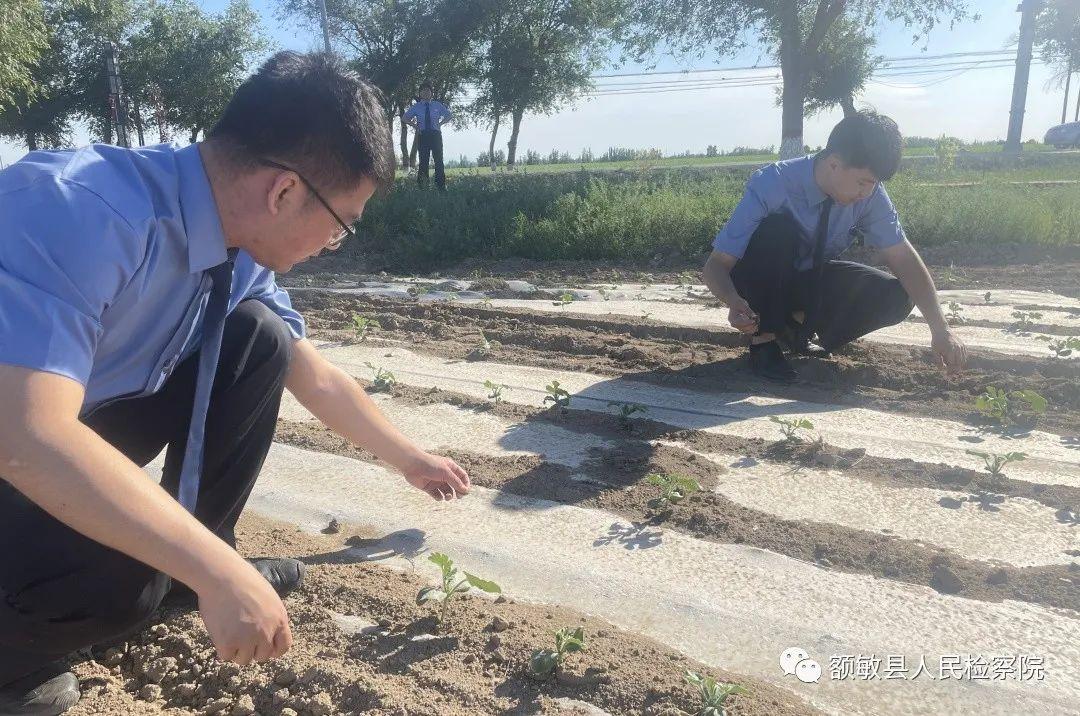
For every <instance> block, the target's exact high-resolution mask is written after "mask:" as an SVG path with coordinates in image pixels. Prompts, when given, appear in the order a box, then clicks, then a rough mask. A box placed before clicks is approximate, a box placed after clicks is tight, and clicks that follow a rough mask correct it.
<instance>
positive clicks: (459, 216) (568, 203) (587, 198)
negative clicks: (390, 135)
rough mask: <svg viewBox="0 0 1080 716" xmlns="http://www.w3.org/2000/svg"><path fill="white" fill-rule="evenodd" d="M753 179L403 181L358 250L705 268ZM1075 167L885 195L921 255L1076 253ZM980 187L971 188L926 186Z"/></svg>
mask: <svg viewBox="0 0 1080 716" xmlns="http://www.w3.org/2000/svg"><path fill="white" fill-rule="evenodd" d="M751 171H752V169H750V168H743V169H741V170H735V169H733V170H730V171H715V170H713V169H710V168H708V167H702V166H697V167H679V168H673V169H665V170H655V171H593V170H592V168H591V167H590V170H588V171H582V170H581V169H580V168H579V169H578V170H577V171H566V172H540V173H536V172H531V171H530V172H529V173H527V174H526V173H524V172H516V173H500V174H496V175H494V176H493V175H491V174H490V172H483V173H480V174H478V175H460V176H457V177H454V178H453V179H452V180H451V183H450V190H449V191H447V192H445V193H440V192H435V191H421V190H418V189H417V188H416V187H415V184H414V182H412V181H410V180H406V179H402V180H399V181H398V183H397V186H396V188H395V190H394V191H393V192H392V193H390V194H389V195H388V196H385V197H380V198H377V199H375V200H373V201H372V202H371V203H370V205H369V207H368V209H367V211H365V213H364V220H363V222H362V223H361V225H360V233H361V236H362V237H363V240H362V241H361V242H360V243H359V244H357V245H355V246H354V247H353V248H352V249H346V250H352V251H356V252H358V253H359V254H363V255H367V254H370V253H372V252H377V253H380V254H383V256H384V257H385V258H386V259H387V260H388V262H389V264H390V265H391V266H392V267H393V268H396V269H403V270H404V269H409V270H422V269H426V270H434V269H438V268H440V267H444V266H446V265H447V264H453V263H456V262H458V261H460V260H462V259H465V258H471V257H477V258H494V259H498V258H507V257H522V258H532V259H545V260H551V259H570V260H619V261H629V262H647V261H649V260H651V259H652V258H653V257H654V256H656V255H657V254H663V255H666V256H677V257H678V256H681V257H685V258H687V259H690V260H695V261H696V260H698V259H700V258H702V257H703V256H704V255H705V254H706V253H707V252H708V250H709V246H710V242H711V239H712V237H713V236H714V235H715V234H716V232H717V231H718V230H719V228H720V227H721V226H722V225H723V223H724V221H725V220H726V219H727V217H728V216H729V215H730V214H731V211H732V209H733V208H734V207H735V205H736V203H737V202H738V200H739V198H740V197H741V195H742V192H743V188H744V185H745V181H746V178H747V176H748V175H749V174H750V172H751ZM1078 176H1080V162H1076V161H1074V162H1073V163H1072V164H1071V165H1070V164H1067V163H1057V164H1055V165H1054V166H1045V167H1041V166H1040V167H1034V166H1028V167H1022V168H1016V169H1009V170H1000V171H986V170H980V171H976V170H964V171H955V172H950V173H943V172H940V171H937V170H935V169H934V168H933V167H922V168H913V169H910V170H907V171H905V172H902V173H901V174H900V175H898V176H897V177H896V178H895V179H894V180H893V181H892V182H890V183H889V185H888V189H889V193H890V195H891V196H892V197H893V200H894V201H895V202H896V205H897V208H898V209H899V211H900V216H901V221H902V222H903V224H904V226H905V228H906V230H907V232H908V236H909V237H910V238H911V240H912V241H913V242H914V243H915V244H917V245H922V246H930V245H935V244H942V243H946V242H950V241H958V242H961V243H986V244H1001V243H1012V242H1017V243H1035V244H1044V245H1064V244H1078V243H1080V184H1074V185H1065V186H1052V187H1030V186H1015V185H1011V184H1009V183H1008V182H1010V181H1027V180H1031V179H1050V180H1053V179H1073V178H1076V177H1078ZM957 181H976V182H979V185H978V186H975V187H934V186H926V184H928V183H944V182H957Z"/></svg>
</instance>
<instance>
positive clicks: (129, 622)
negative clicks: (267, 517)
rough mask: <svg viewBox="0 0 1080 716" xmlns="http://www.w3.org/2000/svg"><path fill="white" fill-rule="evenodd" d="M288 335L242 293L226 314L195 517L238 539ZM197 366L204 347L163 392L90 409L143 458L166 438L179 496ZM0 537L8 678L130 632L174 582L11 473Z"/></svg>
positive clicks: (270, 422)
mask: <svg viewBox="0 0 1080 716" xmlns="http://www.w3.org/2000/svg"><path fill="white" fill-rule="evenodd" d="M292 341H293V339H292V334H291V333H290V332H289V329H288V327H287V326H286V325H285V322H284V321H282V320H281V318H280V317H279V316H277V315H276V314H275V313H273V311H271V310H270V309H269V308H267V307H266V306H265V305H264V304H262V303H260V302H258V301H255V300H247V301H243V302H241V303H240V305H239V306H238V307H237V308H236V310H234V311H233V312H232V313H231V314H230V315H229V317H228V319H227V320H226V322H225V335H224V340H223V343H222V348H221V357H220V359H219V363H218V370H217V374H216V377H215V381H214V389H213V392H212V394H211V399H210V408H209V412H208V414H207V419H206V442H205V448H204V449H205V458H204V468H203V475H202V481H201V483H200V486H199V500H198V506H197V508H196V517H197V518H198V519H199V521H200V522H202V523H203V524H205V525H206V526H207V527H209V528H210V529H211V530H212V531H214V532H215V533H216V534H218V535H219V536H220V537H221V538H222V539H224V540H225V541H226V542H228V543H229V544H231V545H235V538H234V536H233V528H234V526H235V525H236V521H237V519H238V518H239V517H240V512H241V511H242V510H243V508H244V504H245V502H246V501H247V498H248V495H249V494H250V493H251V488H252V487H253V486H254V484H255V479H256V477H258V475H259V471H260V469H261V468H262V465H263V461H264V460H265V458H266V454H267V451H268V450H269V449H270V443H271V441H272V440H273V436H274V426H275V424H276V422H277V414H278V407H279V405H280V403H281V394H282V391H283V389H284V385H285V373H286V371H287V369H288V365H289V359H290V357H291V351H292ZM197 371H198V353H196V354H195V355H194V356H192V357H191V358H189V359H188V360H186V361H184V362H183V363H181V364H180V366H179V367H178V368H177V369H176V372H175V373H174V374H173V375H172V376H171V377H170V378H169V380H168V382H167V383H166V384H165V386H164V387H163V388H162V390H160V391H159V392H158V393H156V394H154V395H151V396H147V397H143V398H133V399H129V400H122V401H120V402H117V403H113V404H111V405H107V406H104V407H102V408H100V409H98V410H96V411H95V412H93V413H92V414H91V415H89V416H87V417H85V418H84V419H83V422H84V423H86V424H87V425H88V426H89V427H91V428H93V430H94V431H95V432H97V433H98V434H99V435H100V436H101V437H102V438H104V439H105V440H107V441H108V442H109V443H110V444H112V445H113V446H115V447H116V448H117V449H118V450H120V452H122V453H124V455H126V456H127V457H128V458H130V459H131V460H132V461H133V462H134V463H135V464H137V465H140V466H145V465H146V464H147V463H149V462H150V461H151V460H153V458H154V457H156V456H157V455H158V454H159V453H160V452H161V450H162V448H164V447H165V446H166V445H167V446H168V451H167V453H166V457H165V466H164V472H163V478H162V486H163V487H164V488H165V489H166V490H168V491H169V492H170V493H171V494H172V495H173V496H175V495H176V491H177V484H178V481H179V476H180V467H181V463H182V462H183V459H184V446H185V443H186V442H187V432H188V426H189V424H190V421H191V406H192V402H193V400H194V395H195V377H196V373H197ZM148 479H149V478H148ZM0 545H3V549H4V553H3V556H2V557H0V685H2V684H4V683H7V682H10V681H13V680H15V679H18V678H20V677H22V676H24V675H26V674H29V673H31V672H33V671H36V670H37V669H38V668H40V667H42V666H44V665H45V664H48V663H49V662H51V661H54V660H56V659H58V658H62V657H63V656H65V655H67V654H68V653H70V652H72V651H75V650H77V649H81V648H84V647H87V646H90V645H92V644H96V643H98V642H101V641H106V640H109V639H113V638H116V637H120V636H123V635H125V634H128V633H130V632H132V631H134V630H135V629H136V628H137V627H139V626H140V625H141V624H142V623H143V622H145V621H146V620H147V619H148V618H149V617H150V615H151V614H152V613H153V612H154V611H155V610H156V609H157V607H158V606H159V604H160V603H161V600H162V598H163V597H164V596H165V594H166V592H167V591H168V590H169V588H170V586H171V580H170V578H169V577H168V576H166V575H164V574H162V573H161V572H158V571H156V570H155V569H153V568H151V567H149V566H147V565H145V564H143V563H141V562H138V561H136V560H134V559H132V558H130V557H128V556H126V555H124V554H121V553H120V552H117V551H115V550H113V549H110V548H109V547H106V546H104V545H102V544H100V543H98V542H95V541H93V540H91V539H89V538H87V537H84V536H83V535H81V534H79V533H77V532H75V531H74V530H72V529H71V528H69V527H67V526H65V525H64V524H62V523H61V522H59V521H58V520H56V519H54V518H53V517H51V516H50V515H48V514H47V513H46V512H45V511H44V510H42V509H41V508H39V507H38V506H36V505H35V504H33V503H32V502H30V500H28V499H26V498H25V497H23V496H22V494H21V493H19V492H17V491H16V490H15V488H13V487H12V486H11V485H10V484H9V483H8V482H6V481H4V480H3V479H0Z"/></svg>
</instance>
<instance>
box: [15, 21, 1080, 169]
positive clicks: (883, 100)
mask: <svg viewBox="0 0 1080 716" xmlns="http://www.w3.org/2000/svg"><path fill="white" fill-rule="evenodd" d="M226 1H227V0H200V5H202V6H203V7H204V8H205V9H206V10H208V11H212V12H216V11H218V10H220V9H221V8H223V7H224V6H225V4H226ZM250 1H251V3H252V5H253V7H254V8H255V9H256V11H257V12H258V13H259V14H260V15H261V16H262V17H263V25H264V29H265V30H266V31H267V33H268V34H269V35H270V37H271V38H272V40H273V42H274V43H276V45H277V46H278V47H279V48H287V49H297V50H307V49H313V48H318V47H320V46H321V36H317V35H316V34H315V33H313V32H312V31H310V30H309V29H307V28H303V27H296V26H294V25H293V24H291V23H288V22H282V21H279V20H278V19H277V18H276V17H275V15H276V9H275V5H274V3H273V0H250ZM970 6H971V8H972V9H973V10H974V11H976V12H978V13H980V14H981V15H982V18H981V19H980V20H979V21H978V22H967V23H963V24H960V25H958V26H957V27H955V28H954V29H952V30H949V29H948V28H947V27H941V28H938V29H936V30H934V31H933V33H932V34H931V35H930V38H929V42H928V47H927V53H928V54H943V53H949V52H965V51H979V50H994V49H1001V48H1004V47H1006V46H1007V45H1009V44H1010V42H1012V41H1013V40H1014V38H1015V36H1016V34H1017V32H1018V29H1019V21H1020V14H1019V13H1018V12H1016V3H1015V2H1013V1H1012V0H972V2H971V3H970ZM911 35H912V33H911V32H910V31H908V30H907V29H905V28H904V27H903V26H902V25H899V24H888V23H886V24H883V25H882V26H881V27H879V28H878V52H879V53H880V54H882V55H884V56H886V57H897V56H908V55H917V54H920V52H921V50H922V43H920V44H918V45H913V44H912V42H911ZM759 55H760V53H759V51H758V50H757V49H755V48H750V49H748V50H746V51H744V52H742V53H740V54H738V55H735V56H726V57H716V56H709V55H706V56H704V57H702V58H700V59H688V60H686V61H684V62H682V63H676V62H675V61H673V60H671V59H667V58H665V59H661V60H660V61H659V62H658V63H657V69H661V70H678V69H687V68H703V67H732V66H745V65H752V64H756V63H759V62H760V63H762V64H771V62H770V61H769V58H767V57H760V56H759ZM639 69H641V68H639V67H637V66H632V65H631V66H624V67H621V68H619V69H617V70H607V72H610V71H617V72H631V71H635V70H639ZM1051 74H1052V72H1051V71H1050V70H1049V68H1047V67H1045V66H1041V65H1035V66H1034V67H1033V68H1032V73H1031V85H1030V89H1029V92H1028V108H1027V115H1026V117H1025V122H1024V138H1025V139H1028V138H1039V139H1041V138H1042V135H1043V134H1044V133H1045V131H1046V129H1047V128H1048V127H1050V126H1053V125H1054V124H1057V123H1058V121H1059V120H1060V114H1061V100H1062V90H1060V89H1058V88H1056V87H1047V83H1048V81H1049V79H1050V77H1051ZM926 79H933V78H932V77H931V78H912V79H910V80H898V81H892V80H890V81H889V84H888V85H886V84H880V83H874V84H871V85H870V87H869V88H868V90H867V92H866V93H865V94H864V95H863V96H862V97H861V98H860V100H859V102H860V103H865V104H869V105H871V106H873V107H874V108H875V109H877V110H878V111H879V112H884V113H886V114H889V115H891V116H892V117H893V118H894V119H896V120H897V122H899V124H900V128H901V130H902V131H903V132H904V133H905V134H909V135H915V134H918V135H925V136H939V135H941V134H943V133H947V134H951V135H955V136H959V137H962V138H964V139H999V138H1003V137H1004V136H1005V132H1006V128H1007V126H1008V111H1009V103H1010V99H1011V93H1012V79H1013V71H1012V68H1001V69H987V70H975V71H971V72H967V73H964V74H961V75H959V76H957V77H955V78H953V79H949V80H947V81H944V82H940V83H938V84H935V85H932V86H928V87H920V86H917V85H918V84H919V81H920V80H922V81H926ZM1075 86H1076V83H1074V99H1073V102H1075ZM1072 112H1073V105H1072V103H1070V109H1069V115H1070V119H1071V116H1072ZM839 117H840V114H839V112H838V111H836V112H831V113H826V114H822V115H819V116H815V117H813V118H810V119H809V120H808V121H807V123H806V135H805V139H806V142H807V143H808V144H811V145H817V144H823V143H824V140H825V138H826V137H827V135H828V131H829V129H830V128H831V127H832V125H833V124H834V123H835V122H836V121H837V120H838V119H839ZM779 135H780V110H779V108H778V107H776V106H775V102H774V91H773V89H772V88H771V87H743V88H728V89H703V90H688V91H683V92H672V93H666V94H655V95H627V96H604V97H596V98H592V99H587V100H581V101H579V102H577V103H576V104H575V105H574V106H572V107H569V108H566V109H564V110H563V111H560V112H559V113H557V114H554V115H551V116H528V115H527V116H526V118H525V121H524V122H523V124H522V130H521V138H520V140H519V147H520V148H521V151H524V150H525V149H536V150H538V151H540V152H541V153H543V154H547V153H548V152H549V151H550V150H551V149H559V150H560V151H568V152H571V153H573V154H577V153H578V152H580V151H581V149H583V148H585V147H591V148H592V149H593V150H594V151H595V152H596V153H598V154H599V153H602V152H603V151H604V150H606V149H607V148H608V147H609V146H620V147H657V148H659V149H661V150H662V151H664V152H665V153H676V152H681V151H684V150H688V149H689V150H693V151H699V152H700V151H704V149H705V147H706V145H709V144H715V145H717V146H718V147H720V148H721V149H730V148H732V147H736V146H767V145H779V142H780V137H779ZM488 137H489V135H488V132H486V131H484V130H482V129H466V130H454V129H450V128H448V129H447V130H446V135H445V146H446V155H447V157H448V158H449V157H457V156H458V155H459V154H464V155H466V156H469V157H473V158H475V156H476V155H477V154H478V153H479V152H481V151H483V150H485V149H487V143H488ZM77 139H78V140H80V141H87V140H86V138H85V137H77ZM507 139H508V132H503V133H501V134H500V137H499V144H500V145H501V146H503V147H505V143H506V140H507ZM23 151H24V150H23V149H22V148H21V147H15V146H12V145H3V144H0V159H2V160H3V161H4V162H5V163H8V162H11V161H13V160H15V159H17V158H18V157H19V156H21V155H22V153H23Z"/></svg>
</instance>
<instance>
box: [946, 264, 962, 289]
mask: <svg viewBox="0 0 1080 716" xmlns="http://www.w3.org/2000/svg"><path fill="white" fill-rule="evenodd" d="M960 278H961V277H960V274H959V273H957V271H956V266H954V265H953V264H949V268H947V269H945V270H944V271H942V272H941V282H942V283H945V284H951V283H956V282H958V281H959V280H960Z"/></svg>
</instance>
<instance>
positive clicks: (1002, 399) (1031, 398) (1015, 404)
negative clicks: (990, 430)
mask: <svg viewBox="0 0 1080 716" xmlns="http://www.w3.org/2000/svg"><path fill="white" fill-rule="evenodd" d="M1047 405H1048V403H1047V400H1046V398H1044V397H1042V396H1041V395H1039V394H1038V393H1036V392H1035V391H1034V390H1013V391H1008V392H1007V391H1004V390H1001V389H999V388H995V387H994V386H990V387H988V388H987V389H986V390H985V391H984V392H983V394H982V395H980V396H979V397H978V398H976V399H975V409H976V410H978V411H979V412H980V413H982V414H983V415H985V416H986V417H988V418H990V419H992V420H996V421H997V422H998V423H999V424H1001V425H1008V424H1009V423H1010V422H1011V421H1013V420H1015V419H1016V418H1017V417H1018V416H1019V414H1020V412H1021V410H1023V409H1025V408H1026V410H1027V411H1030V412H1032V413H1035V414H1036V415H1042V414H1043V413H1045V412H1046V407H1047Z"/></svg>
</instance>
